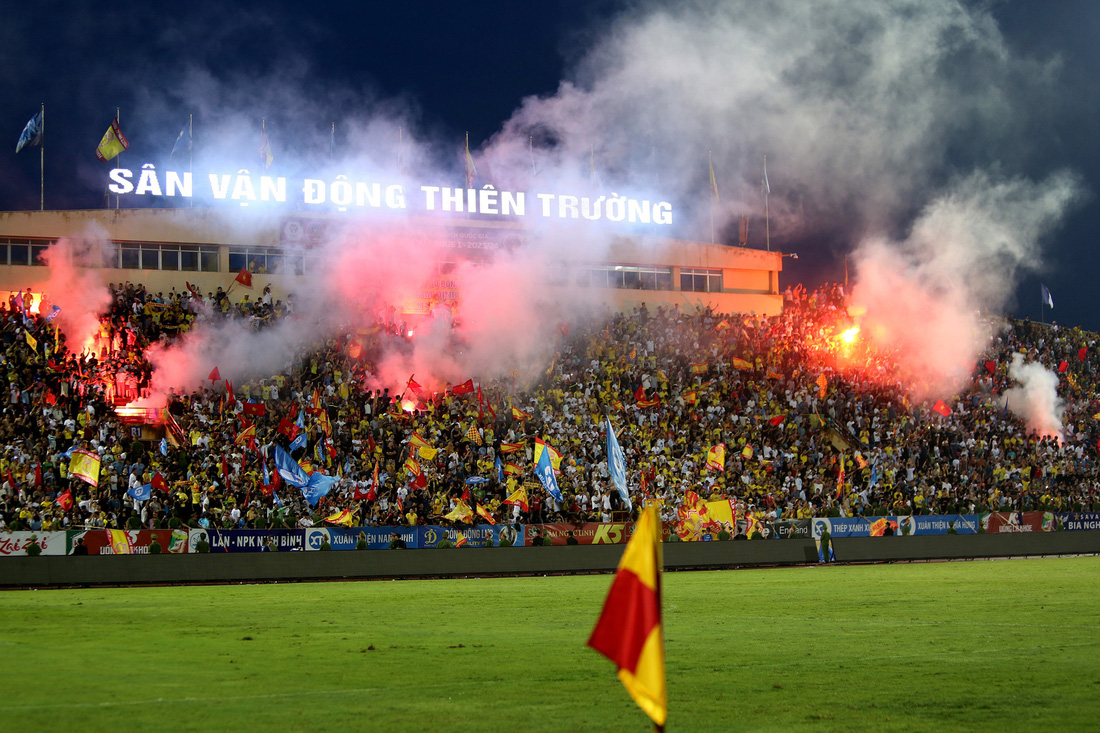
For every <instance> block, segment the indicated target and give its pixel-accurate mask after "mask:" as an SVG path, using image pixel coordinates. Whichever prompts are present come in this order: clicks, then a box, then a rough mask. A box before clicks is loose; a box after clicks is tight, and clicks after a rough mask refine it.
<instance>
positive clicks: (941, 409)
mask: <svg viewBox="0 0 1100 733" xmlns="http://www.w3.org/2000/svg"><path fill="white" fill-rule="evenodd" d="M932 411H933V412H938V413H939V414H941V415H943V416H944V417H947V416H948V415H950V414H951V408H950V407H948V406H947V404H946V403H945V402H944V401H943V400H936V404H934V405H932Z"/></svg>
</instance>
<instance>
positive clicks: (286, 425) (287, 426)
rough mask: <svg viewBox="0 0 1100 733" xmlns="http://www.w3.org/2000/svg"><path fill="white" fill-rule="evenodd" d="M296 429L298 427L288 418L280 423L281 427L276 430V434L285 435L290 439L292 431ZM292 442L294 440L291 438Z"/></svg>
mask: <svg viewBox="0 0 1100 733" xmlns="http://www.w3.org/2000/svg"><path fill="white" fill-rule="evenodd" d="M296 427H297V425H295V424H294V423H292V422H291V421H290V420H289V419H288V418H285V417H284V418H283V419H282V420H280V421H279V427H277V428H275V432H277V433H282V434H283V435H286V436H288V437H289V436H290V432H291V430H292V429H293V428H296ZM291 440H293V438H291Z"/></svg>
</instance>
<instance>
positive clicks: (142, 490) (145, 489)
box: [126, 484, 153, 501]
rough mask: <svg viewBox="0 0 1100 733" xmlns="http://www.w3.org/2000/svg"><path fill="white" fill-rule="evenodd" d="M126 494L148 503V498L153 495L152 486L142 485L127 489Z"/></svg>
mask: <svg viewBox="0 0 1100 733" xmlns="http://www.w3.org/2000/svg"><path fill="white" fill-rule="evenodd" d="M126 493H127V494H128V495H129V496H130V497H132V498H134V499H137V500H138V501H149V497H150V496H152V495H153V485H152V484H143V485H141V486H135V487H134V488H132V489H127V490H126Z"/></svg>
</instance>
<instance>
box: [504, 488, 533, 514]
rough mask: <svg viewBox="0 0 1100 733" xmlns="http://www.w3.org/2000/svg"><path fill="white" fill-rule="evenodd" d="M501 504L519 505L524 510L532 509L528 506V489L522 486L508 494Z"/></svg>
mask: <svg viewBox="0 0 1100 733" xmlns="http://www.w3.org/2000/svg"><path fill="white" fill-rule="evenodd" d="M501 504H511V505H513V506H518V507H519V508H520V509H522V510H523V511H525V512H527V511H530V509H529V508H528V506H527V489H526V488H525V487H523V486H520V487H519V488H518V489H516V490H515V491H513V492H512V493H511V494H509V495H508V498H507V499H505V500H504V501H502V502H501Z"/></svg>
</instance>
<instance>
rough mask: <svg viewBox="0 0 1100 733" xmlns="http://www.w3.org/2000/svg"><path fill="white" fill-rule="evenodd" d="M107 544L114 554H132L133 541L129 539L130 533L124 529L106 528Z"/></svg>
mask: <svg viewBox="0 0 1100 733" xmlns="http://www.w3.org/2000/svg"><path fill="white" fill-rule="evenodd" d="M106 532H107V545H108V546H109V547H110V548H111V551H112V552H114V553H115V554H116V555H132V554H133V552H134V543H133V542H131V541H130V535H128V534H127V533H126V530H124V529H108V530H106Z"/></svg>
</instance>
